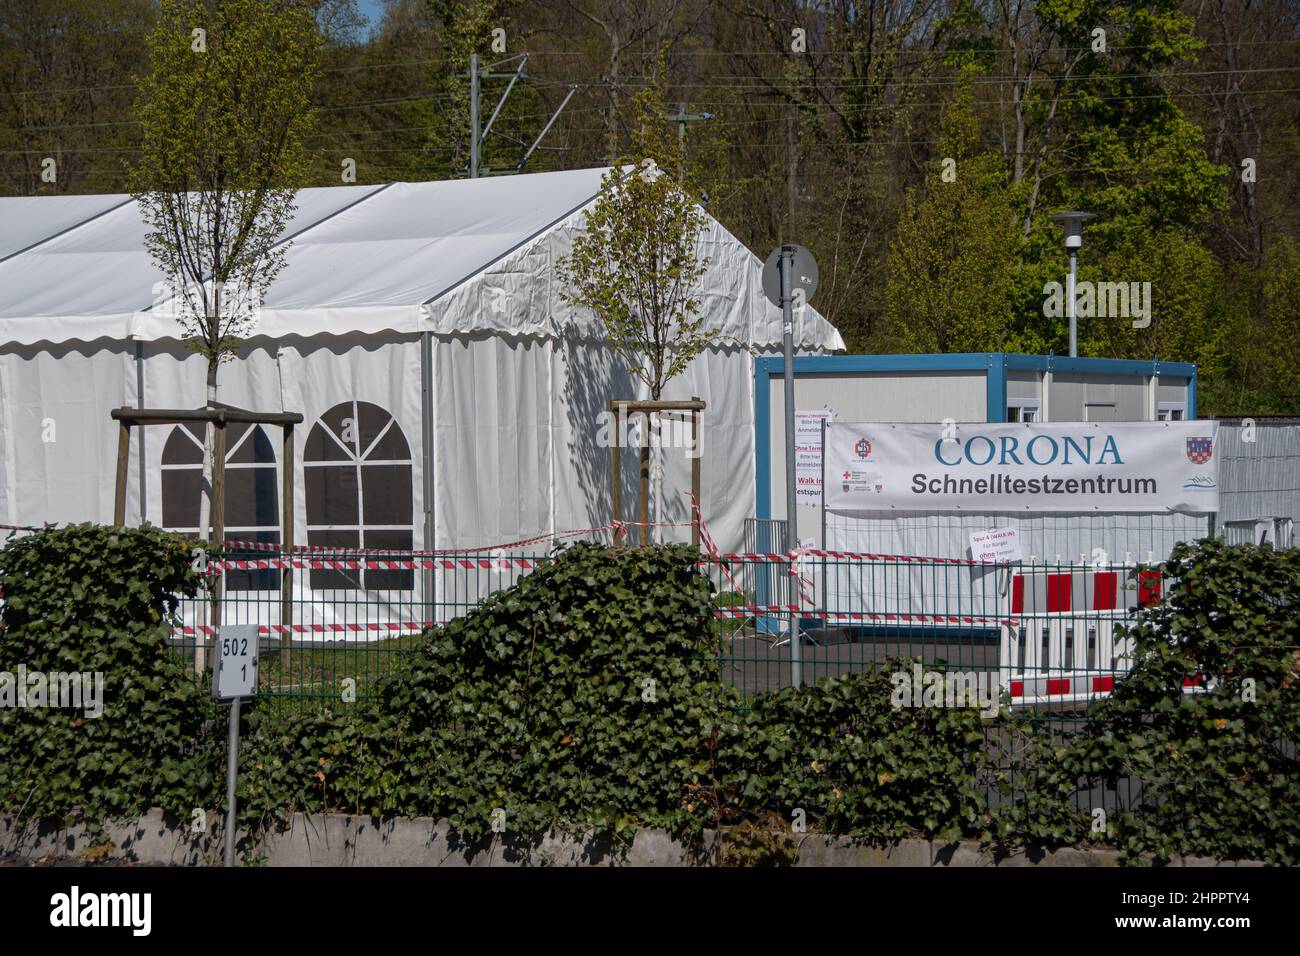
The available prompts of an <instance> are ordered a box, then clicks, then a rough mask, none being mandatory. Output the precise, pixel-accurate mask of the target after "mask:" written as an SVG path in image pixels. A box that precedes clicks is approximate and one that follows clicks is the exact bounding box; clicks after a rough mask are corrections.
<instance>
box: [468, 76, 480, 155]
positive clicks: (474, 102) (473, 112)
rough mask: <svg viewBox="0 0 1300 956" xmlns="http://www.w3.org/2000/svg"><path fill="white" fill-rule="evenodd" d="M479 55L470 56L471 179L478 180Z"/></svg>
mask: <svg viewBox="0 0 1300 956" xmlns="http://www.w3.org/2000/svg"><path fill="white" fill-rule="evenodd" d="M478 146H479V132H478V54H477V53H471V54H470V55H469V178H470V179H478Z"/></svg>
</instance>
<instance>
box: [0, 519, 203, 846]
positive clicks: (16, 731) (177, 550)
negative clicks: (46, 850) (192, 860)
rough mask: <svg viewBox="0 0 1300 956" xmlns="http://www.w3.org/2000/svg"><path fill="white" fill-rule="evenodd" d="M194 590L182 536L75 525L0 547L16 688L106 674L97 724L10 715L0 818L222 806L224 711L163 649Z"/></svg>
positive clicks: (17, 709) (2, 651)
mask: <svg viewBox="0 0 1300 956" xmlns="http://www.w3.org/2000/svg"><path fill="white" fill-rule="evenodd" d="M197 583H198V581H197V576H196V574H195V572H194V571H193V570H192V569H191V568H190V558H189V553H188V547H187V544H186V542H185V541H184V539H182V538H180V537H177V536H174V535H170V534H166V533H164V532H161V531H159V530H158V529H156V528H151V527H144V528H111V527H103V526H96V525H88V524H83V525H73V526H70V527H65V528H59V529H52V530H47V531H43V532H41V533H38V534H31V535H28V536H26V537H21V538H16V539H14V540H12V541H10V542H9V543H8V545H7V547H5V548H4V549H3V550H0V590H3V593H4V603H3V605H2V606H0V671H3V672H7V673H8V674H10V675H13V678H14V680H15V682H16V680H17V677H18V673H19V668H20V667H22V668H23V669H24V671H25V672H26V675H27V680H28V682H29V686H31V687H33V688H34V687H35V685H34V684H30V681H31V680H32V675H34V674H37V673H39V674H42V675H49V674H51V673H63V674H70V673H74V672H75V673H78V674H88V675H91V680H92V681H93V680H94V676H93V675H95V674H100V675H102V678H103V700H102V704H103V712H102V714H101V715H99V716H97V717H96V716H93V715H88V713H87V709H88V708H87V707H85V706H82V707H80V708H77V709H72V708H60V707H52V706H44V707H40V706H18V705H17V703H18V702H17V699H16V696H15V697H14V699H12V700H10V701H9V702H8V706H0V810H3V811H4V812H7V813H11V814H17V815H20V816H23V817H27V818H46V817H66V816H72V817H76V818H77V819H78V820H80V821H81V822H84V823H87V824H89V825H91V826H92V827H95V826H98V825H100V824H102V823H103V821H105V820H107V819H109V818H113V817H123V816H128V817H129V816H133V815H135V814H138V813H139V812H141V811H142V810H144V809H147V808H148V807H150V806H160V807H163V808H164V809H167V810H170V811H173V812H175V813H177V814H180V815H183V816H184V817H185V818H188V817H189V814H190V811H191V809H192V808H194V807H205V806H212V805H213V804H214V794H215V792H216V789H217V788H216V781H217V780H218V779H219V778H218V775H217V770H216V768H217V767H218V766H219V764H220V759H219V757H220V755H219V754H216V753H214V752H213V751H212V750H211V749H206V750H205V749H204V748H203V747H202V746H201V745H200V743H199V742H200V741H203V740H204V739H207V738H210V737H213V736H214V734H215V731H213V730H212V728H211V721H212V720H213V718H214V717H216V716H217V712H216V710H215V707H214V705H213V703H212V701H211V700H210V697H209V694H208V691H207V687H206V685H205V684H204V683H201V682H200V681H198V680H196V679H195V678H194V677H193V676H192V674H191V673H190V670H189V668H188V667H187V666H186V664H185V663H184V662H183V661H181V660H180V659H179V658H177V657H176V656H174V655H173V654H172V653H170V652H169V651H168V649H167V645H166V635H167V629H168V624H167V623H166V618H167V616H168V615H169V614H170V613H172V612H173V611H174V610H175V608H176V603H177V597H178V596H179V595H192V594H194V593H195V588H196V586H197ZM11 689H12V690H16V688H13V687H11ZM86 690H90V687H89V686H87V688H86ZM84 701H85V695H83V702H84ZM31 702H35V701H31ZM49 702H51V701H49V700H48V699H47V703H49Z"/></svg>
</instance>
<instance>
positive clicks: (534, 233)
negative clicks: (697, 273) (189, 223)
mask: <svg viewBox="0 0 1300 956" xmlns="http://www.w3.org/2000/svg"><path fill="white" fill-rule="evenodd" d="M605 172H606V170H604V169H583V170H574V171H571V172H559V173H538V174H531V175H520V176H502V177H491V178H484V179H472V180H471V179H462V180H447V181H440V182H427V183H389V184H387V185H383V186H336V187H327V188H313V189H303V190H300V191H299V193H298V197H297V211H296V213H295V215H294V217H293V219H292V221H291V222H290V224H289V226H288V227H287V229H286V230H285V233H284V235H283V237H282V238H284V239H289V240H291V245H290V247H289V251H288V253H287V255H286V265H285V268H284V270H283V271H282V272H281V273H280V275H279V276H278V277H277V278H276V280H275V282H274V283H273V284H272V286H271V288H270V291H269V292H268V294H267V297H266V301H265V302H264V303H263V306H262V310H261V313H260V315H259V319H258V324H257V327H256V329H255V330H254V331H253V333H252V334H254V335H269V336H273V337H275V336H282V335H312V334H317V333H334V334H342V333H348V332H381V331H386V330H393V331H398V332H418V331H422V330H425V329H431V330H434V331H438V332H441V333H456V332H474V331H481V330H493V331H503V332H516V333H518V334H559V333H560V331H561V328H562V327H563V326H566V325H569V324H572V323H576V322H578V319H577V318H576V317H574V316H573V315H572V310H571V309H567V307H563V306H557V299H558V297H556V296H551V297H550V301H549V302H544V303H541V304H542V305H543V308H542V309H541V311H558V312H566V313H568V314H567V317H566V316H560V317H559V318H558V320H556V321H551V320H549V319H548V320H547V321H543V322H540V323H539V322H538V321H537V319H536V315H531V316H526V317H522V318H524V319H526V320H525V321H520V322H518V323H511V322H503V321H502V316H503V314H506V313H505V312H504V310H501V309H499V308H498V309H495V310H494V309H485V308H483V305H484V303H483V301H482V296H480V295H476V294H473V292H474V290H473V289H472V288H471V287H473V286H474V285H475V284H476V282H482V281H483V280H484V278H485V276H488V274H492V273H495V274H496V277H497V278H500V274H501V273H502V272H503V264H506V263H514V262H516V261H522V259H528V258H529V256H531V257H532V259H531V260H530V262H531V265H532V268H531V269H529V270H527V272H531V276H529V275H527V274H525V275H524V276H523V279H524V280H525V281H526V280H527V279H529V278H532V279H541V280H542V282H544V283H549V282H553V281H554V280H553V276H551V275H550V274H549V272H548V274H547V275H545V276H542V275H541V274H540V273H539V271H538V269H537V268H536V257H537V255H538V254H539V252H540V253H544V254H545V257H546V260H547V264H548V265H551V264H553V262H552V260H553V258H554V254H553V252H554V249H555V248H556V246H557V242H558V243H559V244H561V245H563V243H564V240H563V239H562V238H560V239H556V238H555V236H554V235H553V234H557V233H560V232H564V231H571V230H572V229H573V228H575V227H578V226H580V224H581V219H582V216H581V214H580V213H581V210H582V209H583V207H585V206H587V205H588V204H589V203H591V202H592V201H593V200H594V199H595V198H596V196H597V194H598V193H599V191H600V184H601V179H602V177H603V176H604V174H605ZM709 227H710V228H709V230H708V238H709V240H710V241H709V242H708V245H709V246H710V247H711V248H710V249H709V250H708V251H709V253H710V258H711V259H713V260H715V261H714V262H712V263H711V265H710V274H708V275H706V277H705V284H706V287H707V286H711V285H717V284H718V281H717V280H718V278H719V277H717V276H714V275H713V272H715V271H718V270H720V269H723V268H728V269H729V270H730V271H731V272H732V273H735V272H737V271H740V272H743V273H748V274H747V275H744V276H743V277H739V278H740V279H742V280H743V281H736V279H737V277H736V276H732V277H731V279H730V280H726V281H724V282H723V283H722V284H723V285H724V286H726V287H727V288H728V290H729V293H730V296H731V298H743V299H745V300H748V301H746V302H744V303H733V305H734V304H744V305H749V306H751V308H750V309H748V310H744V309H742V310H741V311H742V312H744V311H750V312H754V311H756V312H760V313H762V315H761V316H758V317H755V316H752V315H751V316H750V317H749V319H748V321H744V322H743V328H742V323H740V322H738V321H737V317H736V310H735V309H734V308H733V309H731V314H729V315H727V316H724V317H723V318H721V319H719V323H718V324H719V325H720V326H723V328H722V331H723V332H724V337H726V338H732V339H739V340H742V341H744V342H745V344H751V345H759V346H762V345H773V344H777V343H779V341H780V315H779V312H778V310H776V309H775V308H773V307H772V306H770V304H768V303H767V302H766V301H765V300H761V292H758V291H757V290H759V288H760V283H759V275H760V273H761V268H762V263H761V262H760V261H759V260H758V259H757V258H756V257H755V256H753V255H752V254H751V253H749V252H748V250H746V249H745V248H744V246H743V245H741V244H740V243H739V241H738V240H736V239H735V238H734V237H733V236H731V234H730V233H728V232H726V230H725V229H723V228H722V227H721V226H720V225H718V224H717V223H716V222H715V221H713V220H710V223H709ZM146 231H147V229H146V226H145V224H144V222H143V220H142V219H141V216H140V214H139V210H138V208H137V206H136V204H135V203H134V202H133V201H132V200H131V198H130V197H129V196H125V195H117V196H60V197H21V198H0V343H4V342H16V343H20V344H34V343H37V342H42V341H48V342H63V341H91V340H94V339H98V338H103V337H108V338H117V339H122V338H137V339H146V340H153V339H162V338H178V337H179V334H180V329H179V326H178V325H177V323H176V320H175V318H174V317H173V316H172V315H171V314H169V313H168V310H167V309H165V308H154V307H153V306H154V304H155V303H157V302H160V301H162V300H164V299H165V296H163V295H162V290H163V276H162V273H161V272H159V270H158V269H157V267H156V266H155V265H154V263H153V261H152V259H151V258H150V256H149V253H148V251H147V250H146V248H145V244H144V238H145V234H146ZM552 240H554V241H552ZM719 251H721V252H723V253H724V254H723V255H718V254H717V253H718V252H719ZM504 271H506V272H513V273H515V274H516V275H518V272H519V269H518V267H516V266H513V265H512V266H511V267H510V268H508V269H504ZM723 278H724V279H725V277H723ZM516 291H517V289H516ZM706 292H707V290H706ZM756 293H757V295H758V298H759V299H760V300H761V301H760V302H759V303H758V304H757V308H756V309H754V308H752V306H753V305H754V304H755V303H754V302H753V300H754V298H755V295H756ZM526 298H527V297H526ZM709 298H710V296H709V295H707V294H706V296H705V310H704V311H705V314H706V315H710V316H711V315H712V310H714V309H715V308H716V305H715V304H712V303H710V302H709V301H708V300H709ZM529 303H530V304H531V305H532V306H533V311H534V312H536V311H538V310H537V308H536V306H537V305H538V304H539V300H537V299H536V296H533V297H532V298H529ZM800 325H801V328H800V335H799V340H800V341H799V344H800V345H801V346H803V347H812V348H817V349H836V348H843V342H842V340H841V339H840V337H839V334H838V333H837V332H836V331H835V329H834V328H832V327H831V326H830V324H829V323H827V322H826V321H825V320H824V319H822V318H821V316H819V315H817V314H816V313H815V312H813V311H812V310H811V309H808V310H806V312H805V316H804V319H803V320H802V321H801V323H800Z"/></svg>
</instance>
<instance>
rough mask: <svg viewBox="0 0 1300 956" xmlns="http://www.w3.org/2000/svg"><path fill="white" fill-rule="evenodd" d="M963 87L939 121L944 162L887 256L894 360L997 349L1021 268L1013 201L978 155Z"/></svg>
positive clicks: (915, 193)
mask: <svg viewBox="0 0 1300 956" xmlns="http://www.w3.org/2000/svg"><path fill="white" fill-rule="evenodd" d="M979 149H980V144H979V124H978V122H977V120H976V118H975V116H974V114H973V112H972V98H971V92H970V89H969V87H968V88H967V89H966V90H965V91H964V92H963V93H962V94H961V95H959V96H958V98H957V100H956V101H955V102H954V103H953V105H952V106H951V107H949V108H948V110H947V112H945V114H944V117H943V128H942V132H941V135H940V153H942V154H943V156H942V158H941V159H938V160H935V161H934V164H933V165H934V168H933V170H932V171H931V173H930V174H929V175H928V176H927V177H926V181H925V185H924V188H921V187H912V189H910V190H909V191H908V197H907V202H906V205H905V208H904V213H903V217H902V219H901V220H900V221H899V224H898V231H897V232H896V233H895V236H894V241H893V244H892V245H891V246H890V250H889V278H888V281H887V284H886V286H885V304H886V309H887V316H888V323H889V325H888V334H889V336H890V341H891V342H892V344H893V345H894V346H895V347H896V348H897V349H898V350H899V351H901V352H983V351H993V350H997V349H1000V348H1001V347H1002V345H1003V343H1004V342H1005V340H1006V336H1007V331H1008V325H1009V322H1010V318H1011V288H1012V279H1013V274H1014V272H1015V270H1016V267H1017V265H1018V262H1017V252H1018V245H1019V233H1018V230H1017V229H1016V206H1015V204H1014V202H1013V197H1014V196H1015V193H1014V192H1013V191H1012V190H1011V189H1010V188H1009V184H1008V182H1007V176H1006V175H1005V173H1004V172H1003V169H1002V164H1001V162H1000V161H999V159H998V157H997V155H996V154H993V153H981V152H980V151H979Z"/></svg>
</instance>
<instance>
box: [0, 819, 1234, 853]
mask: <svg viewBox="0 0 1300 956" xmlns="http://www.w3.org/2000/svg"><path fill="white" fill-rule="evenodd" d="M110 838H111V842H112V847H111V849H107V851H106V852H105V849H104V848H103V847H100V848H99V849H97V850H95V851H93V852H92V855H98V856H99V857H100V858H102V857H104V856H108V857H110V858H126V859H129V860H132V861H136V862H140V863H152V864H171V865H177V866H201V865H215V864H217V863H218V862H219V860H220V855H221V851H220V847H221V833H220V828H219V826H213V827H211V828H209V829H208V830H207V832H205V833H202V834H192V833H190V832H189V825H188V824H185V825H182V826H177V825H175V823H174V821H169V820H167V819H165V818H164V816H163V814H162V812H161V811H160V810H153V811H151V812H150V813H148V814H146V815H145V816H143V817H141V818H140V819H139V820H135V821H131V822H128V823H123V824H119V825H117V826H114V827H111V828H110ZM241 842H243V843H244V845H243V846H242V847H241V849H243V850H245V851H247V850H250V849H251V851H252V852H251V854H250V855H251V856H253V857H254V859H257V858H260V862H264V863H265V864H266V865H268V866H440V867H441V866H452V867H463V866H475V867H482V866H692V865H696V866H698V865H704V866H708V865H717V864H718V862H719V858H720V855H721V854H722V852H723V843H721V842H719V839H718V834H717V833H716V832H715V831H706V832H705V835H704V840H703V843H702V846H701V847H700V848H699V849H698V850H689V849H687V848H686V847H684V846H683V845H682V844H681V843H679V842H678V841H676V840H674V839H673V838H672V837H671V836H670V835H669V834H668V833H666V832H665V831H662V830H638V831H637V833H636V836H635V837H634V839H633V841H632V845H631V847H630V848H629V849H628V850H627V851H626V853H619V852H615V851H614V848H613V847H612V846H611V845H610V844H609V842H608V841H606V840H602V839H596V838H593V837H592V836H591V835H590V834H559V833H551V834H548V835H547V837H546V838H544V839H543V840H542V841H541V843H540V844H539V845H536V846H519V845H515V844H514V843H512V841H511V840H510V839H509V838H508V837H502V838H498V839H496V840H492V841H485V842H482V843H479V844H474V845H470V844H466V843H464V842H462V841H461V840H460V839H459V838H458V837H457V835H456V833H455V831H453V830H452V829H451V827H450V826H449V825H448V823H447V822H446V821H445V820H434V819H432V818H429V817H409V818H396V819H392V820H381V821H376V820H373V819H371V818H370V817H353V816H346V815H342V814H313V815H305V814H300V813H299V814H294V815H293V816H291V817H290V818H289V819H288V820H287V827H286V829H285V830H284V832H282V833H278V834H274V835H272V836H270V837H268V838H267V839H266V840H265V841H264V843H263V844H262V846H260V847H254V848H250V847H248V846H247V843H246V841H241ZM91 846H92V844H91V841H89V840H88V839H87V838H86V836H85V833H84V830H82V828H80V827H73V828H71V829H63V828H61V826H58V825H53V824H52V825H50V826H47V827H33V828H23V827H20V826H17V825H16V824H15V822H14V821H13V820H12V819H11V818H9V817H0V856H10V857H16V858H18V859H22V860H27V861H38V860H42V859H71V860H74V861H75V860H78V859H83V858H84V855H85V854H86V852H87V851H88V850H91ZM786 846H787V848H788V850H789V855H790V857H791V858H792V861H793V862H794V865H796V866H909V867H930V866H1074V867H1078V866H1117V865H1118V864H1119V855H1118V853H1117V852H1116V851H1114V850H1097V849H1072V848H1066V849H1060V850H1055V851H1050V852H1047V851H1027V852H1025V851H1021V852H1016V853H1012V854H1008V855H1005V856H1001V857H995V856H993V855H992V854H990V853H988V852H986V851H984V850H981V849H980V847H979V844H977V843H974V842H969V841H967V842H962V843H957V844H949V843H944V842H943V841H941V840H922V839H910V840H902V841H900V842H899V843H897V844H894V845H892V846H885V847H879V846H865V845H861V844H858V843H856V842H854V841H853V840H851V839H849V838H846V837H837V836H823V835H820V834H790V835H789V837H788V840H787V841H786ZM1173 862H1174V864H1175V865H1183V866H1225V865H1226V866H1233V865H1256V864H1232V863H1227V864H1225V863H1219V862H1218V861H1215V860H1210V859H1206V858H1203V857H1188V858H1186V859H1179V858H1175V860H1174V861H1173Z"/></svg>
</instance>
